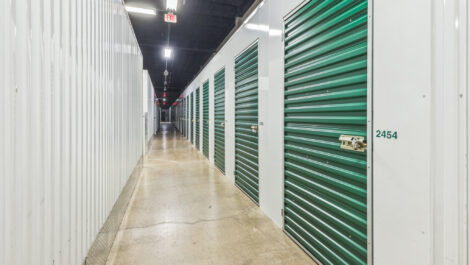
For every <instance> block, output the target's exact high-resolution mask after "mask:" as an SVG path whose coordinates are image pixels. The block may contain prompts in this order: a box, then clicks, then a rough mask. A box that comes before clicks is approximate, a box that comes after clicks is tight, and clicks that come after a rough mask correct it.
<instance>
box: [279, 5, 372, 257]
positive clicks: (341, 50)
mask: <svg viewBox="0 0 470 265" xmlns="http://www.w3.org/2000/svg"><path fill="white" fill-rule="evenodd" d="M284 109H285V111H284V122H285V124H284V125H285V133H284V143H285V145H284V156H285V158H284V167H285V168H284V170H285V171H284V173H285V181H284V229H285V231H286V232H287V233H288V234H289V235H290V236H292V237H293V238H294V239H295V240H296V241H297V242H298V243H299V244H301V245H302V246H303V247H304V248H305V249H306V250H307V251H309V252H310V253H311V254H312V255H313V256H314V257H315V258H316V259H318V260H319V261H320V262H321V263H323V264H325V265H326V264H334V265H340V264H344V265H346V264H347V265H355V264H367V207H368V205H367V153H366V152H358V151H347V150H344V149H341V147H340V146H341V144H340V141H339V137H340V136H341V135H352V136H363V137H365V138H366V139H367V1H364V0H363V1H310V2H308V3H307V4H306V5H305V6H303V7H302V8H300V9H299V10H298V11H296V12H295V13H294V14H293V15H292V16H290V17H289V18H287V19H286V21H285V106H284Z"/></svg>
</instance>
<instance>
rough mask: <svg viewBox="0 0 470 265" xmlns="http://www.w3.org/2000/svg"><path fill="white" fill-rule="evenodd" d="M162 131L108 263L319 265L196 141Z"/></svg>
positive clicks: (111, 264) (155, 140)
mask: <svg viewBox="0 0 470 265" xmlns="http://www.w3.org/2000/svg"><path fill="white" fill-rule="evenodd" d="M162 127H163V128H162V131H163V132H162V133H160V134H159V135H158V136H157V137H155V139H154V140H153V141H152V149H151V151H150V153H149V154H148V156H147V157H146V159H145V165H144V170H143V174H142V176H141V177H140V178H139V180H138V183H137V186H136V190H135V192H134V194H133V196H132V199H131V201H130V203H129V207H128V209H127V211H126V215H125V217H124V220H123V223H122V225H121V228H120V230H119V232H118V234H117V236H116V239H115V242H114V245H113V248H112V250H111V253H110V255H109V257H108V261H107V263H106V264H108V265H121V264H122V265H124V264H125V265H130V264H132V265H154V264H165V265H171V264H182V265H183V264H187V265H222V264H223V265H225V264H234V265H248V264H253V265H259V264H261V265H262V264H270V265H271V264H273V265H274V264H285V265H287V264H292V265H301V264H315V262H313V261H312V260H311V259H310V258H309V257H308V256H307V255H306V254H305V253H304V252H303V251H302V250H301V249H300V248H299V247H298V246H297V245H295V244H294V243H293V242H292V241H291V240H290V239H289V238H288V237H287V236H286V235H285V234H284V233H283V232H282V231H281V229H280V228H278V227H277V226H276V225H275V224H274V223H273V222H272V221H271V220H270V219H269V218H268V217H267V216H265V215H264V214H263V213H262V212H261V210H260V209H259V208H258V206H256V205H255V204H254V203H253V202H252V201H251V200H250V199H248V198H247V197H246V196H245V195H244V194H243V193H242V192H241V191H240V190H238V188H236V187H235V186H234V184H233V183H231V182H230V181H229V180H228V179H227V178H226V177H225V176H224V175H223V174H222V173H220V171H218V170H217V169H216V168H215V167H213V166H212V165H210V164H209V162H208V161H207V159H206V158H205V157H204V156H203V155H201V154H200V153H199V152H198V151H197V150H196V149H195V148H194V147H192V145H191V143H190V142H188V141H187V140H185V139H184V138H183V137H181V136H180V134H179V133H176V132H175V131H174V130H171V129H170V125H169V124H162Z"/></svg>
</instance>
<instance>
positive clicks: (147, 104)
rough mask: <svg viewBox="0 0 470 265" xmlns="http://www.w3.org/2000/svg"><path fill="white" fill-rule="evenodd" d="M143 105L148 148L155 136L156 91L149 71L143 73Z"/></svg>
mask: <svg viewBox="0 0 470 265" xmlns="http://www.w3.org/2000/svg"><path fill="white" fill-rule="evenodd" d="M142 83H143V90H142V93H143V95H144V97H143V104H144V118H145V119H146V122H145V121H144V123H145V124H146V128H145V145H146V146H147V144H148V142H149V141H150V139H151V138H152V136H153V135H154V134H155V132H156V131H154V130H155V124H154V123H155V107H156V103H155V89H154V88H153V83H152V79H151V78H150V75H149V73H148V71H147V70H144V72H143V82H142Z"/></svg>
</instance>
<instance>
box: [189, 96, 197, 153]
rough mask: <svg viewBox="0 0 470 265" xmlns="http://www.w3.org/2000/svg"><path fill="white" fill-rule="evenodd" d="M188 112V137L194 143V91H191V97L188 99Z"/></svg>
mask: <svg viewBox="0 0 470 265" xmlns="http://www.w3.org/2000/svg"><path fill="white" fill-rule="evenodd" d="M190 101H191V102H190V104H191V108H190V114H191V135H189V137H190V138H191V143H192V144H194V126H195V124H196V122H195V118H194V92H191V99H190Z"/></svg>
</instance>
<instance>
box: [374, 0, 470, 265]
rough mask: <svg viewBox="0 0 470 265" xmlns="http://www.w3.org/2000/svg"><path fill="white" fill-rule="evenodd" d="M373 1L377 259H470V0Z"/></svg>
mask: <svg viewBox="0 0 470 265" xmlns="http://www.w3.org/2000/svg"><path fill="white" fill-rule="evenodd" d="M373 8H374V14H373V19H374V32H373V42H374V44H373V47H374V60H373V73H374V74H373V77H374V78H373V80H374V81H373V82H374V83H373V85H374V90H373V93H374V95H373V102H374V132H375V131H376V130H391V131H397V132H398V139H397V140H388V139H384V138H374V155H373V156H374V164H373V170H374V172H373V176H374V182H373V186H374V187H373V189H374V195H373V196H374V197H373V202H374V208H373V211H374V214H373V216H374V220H373V221H374V245H373V247H374V262H375V264H381V265H382V264H386V265H387V264H409V265H429V264H432V265H451V264H452V265H454V264H455V265H457V264H458V265H465V264H469V260H468V255H469V251H470V249H469V245H468V233H469V226H468V221H469V220H468V210H467V209H468V198H469V196H468V195H469V194H468V190H469V186H468V185H469V183H468V137H469V134H468V133H469V131H468V125H469V123H468V118H469V115H468V86H469V84H468V80H469V79H468V77H469V68H468V65H469V57H468V56H469V54H468V51H469V48H470V43H469V41H468V38H469V36H470V32H469V27H468V25H469V24H468V23H469V19H468V14H469V4H468V1H466V0H432V1H429V0H416V1H405V0H396V1H374V7H373ZM373 137H375V135H374V136H373Z"/></svg>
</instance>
